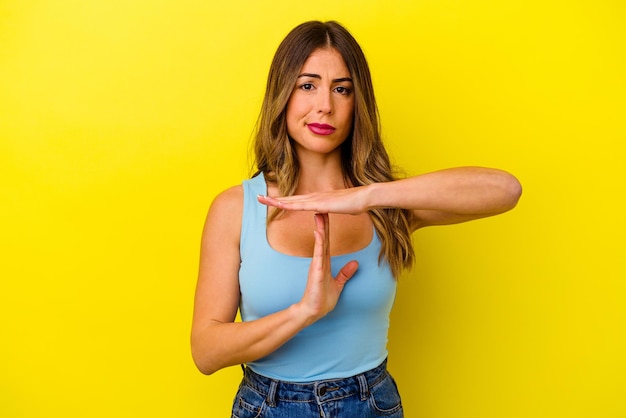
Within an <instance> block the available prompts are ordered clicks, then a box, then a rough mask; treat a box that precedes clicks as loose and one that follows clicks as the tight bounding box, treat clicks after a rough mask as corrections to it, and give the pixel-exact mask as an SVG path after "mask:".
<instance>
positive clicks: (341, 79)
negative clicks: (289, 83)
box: [298, 73, 352, 83]
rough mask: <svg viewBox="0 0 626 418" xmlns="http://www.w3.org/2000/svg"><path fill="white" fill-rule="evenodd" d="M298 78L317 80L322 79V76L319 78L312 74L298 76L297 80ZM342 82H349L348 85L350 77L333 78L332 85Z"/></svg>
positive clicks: (350, 80)
mask: <svg viewBox="0 0 626 418" xmlns="http://www.w3.org/2000/svg"><path fill="white" fill-rule="evenodd" d="M300 77H311V78H317V79H320V80H321V79H322V76H320V75H319V74H313V73H302V74H300V75H299V76H298V78H300ZM344 81H349V82H350V83H352V79H351V78H350V77H341V78H335V79H334V80H333V83H342V82H344Z"/></svg>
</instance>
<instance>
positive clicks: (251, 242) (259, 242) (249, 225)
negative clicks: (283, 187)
mask: <svg viewBox="0 0 626 418" xmlns="http://www.w3.org/2000/svg"><path fill="white" fill-rule="evenodd" d="M242 186H243V218H242V220H241V236H240V241H239V242H240V244H239V245H240V250H242V251H245V250H246V249H247V248H259V246H263V245H264V244H265V243H266V239H265V237H266V227H265V225H266V222H267V206H265V205H263V204H261V203H259V201H258V200H257V196H258V195H265V194H267V184H266V183H265V177H264V176H263V173H260V174H259V175H257V176H255V177H253V178H251V179H248V180H244V181H243V182H242Z"/></svg>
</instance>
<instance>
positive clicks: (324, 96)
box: [317, 92, 333, 114]
mask: <svg viewBox="0 0 626 418" xmlns="http://www.w3.org/2000/svg"><path fill="white" fill-rule="evenodd" d="M317 112H318V113H325V114H331V113H332V112H333V98H332V94H331V92H320V93H319V94H318V98H317Z"/></svg>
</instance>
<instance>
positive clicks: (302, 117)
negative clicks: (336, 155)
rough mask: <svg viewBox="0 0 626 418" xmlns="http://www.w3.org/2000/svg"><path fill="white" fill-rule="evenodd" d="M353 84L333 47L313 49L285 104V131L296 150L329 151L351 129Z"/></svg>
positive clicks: (326, 152) (299, 152) (337, 146)
mask: <svg viewBox="0 0 626 418" xmlns="http://www.w3.org/2000/svg"><path fill="white" fill-rule="evenodd" d="M353 113H354V85H353V83H352V78H351V76H350V72H349V71H348V67H346V63H345V62H344V60H343V58H342V57H341V55H340V54H339V52H337V50H336V49H332V48H323V49H316V50H315V51H313V52H312V53H311V55H309V58H307V60H306V61H305V63H304V65H303V66H302V69H301V70H300V73H299V75H298V79H297V80H296V85H295V87H294V89H293V92H292V93H291V97H290V98H289V102H288V103H287V132H288V133H289V136H290V137H291V138H292V139H293V140H294V146H295V149H296V153H297V154H298V156H299V157H300V158H301V157H303V155H304V153H307V152H309V153H321V154H328V153H332V152H339V146H340V145H341V144H342V143H343V141H345V140H346V138H347V137H348V135H349V134H350V131H351V130H352V120H353Z"/></svg>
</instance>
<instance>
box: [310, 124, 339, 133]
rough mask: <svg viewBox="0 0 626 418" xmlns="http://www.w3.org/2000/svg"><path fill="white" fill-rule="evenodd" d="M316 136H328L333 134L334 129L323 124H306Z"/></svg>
mask: <svg viewBox="0 0 626 418" xmlns="http://www.w3.org/2000/svg"><path fill="white" fill-rule="evenodd" d="M306 127H307V128H309V130H310V131H311V132H313V133H314V134H316V135H330V134H332V133H333V132H335V127H334V126H331V125H327V124H325V123H308V124H307V125H306Z"/></svg>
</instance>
